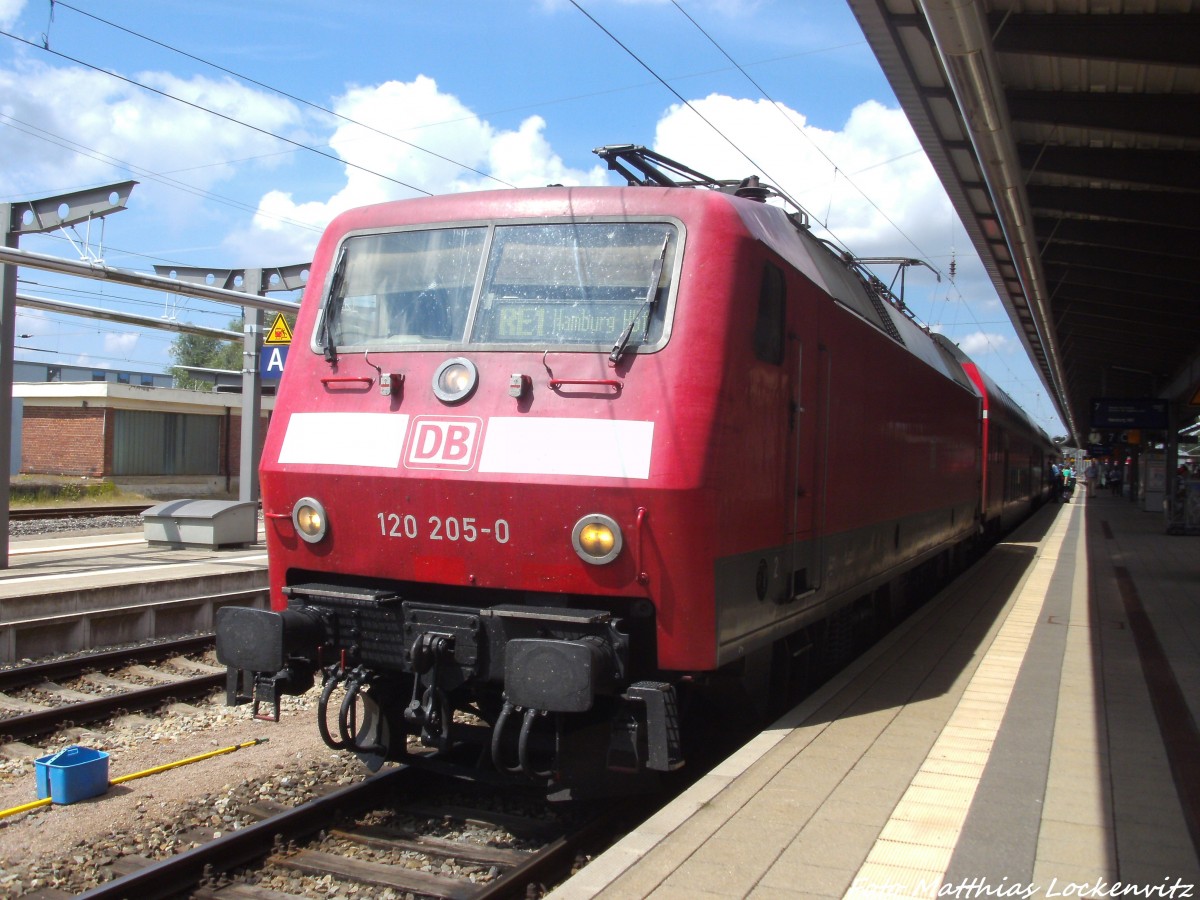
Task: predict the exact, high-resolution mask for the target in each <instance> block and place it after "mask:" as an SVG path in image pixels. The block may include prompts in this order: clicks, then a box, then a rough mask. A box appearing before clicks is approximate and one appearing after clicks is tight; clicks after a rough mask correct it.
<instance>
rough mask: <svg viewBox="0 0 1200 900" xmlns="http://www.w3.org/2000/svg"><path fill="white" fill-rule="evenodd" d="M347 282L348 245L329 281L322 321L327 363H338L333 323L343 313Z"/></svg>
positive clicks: (339, 255)
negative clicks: (344, 287) (345, 283)
mask: <svg viewBox="0 0 1200 900" xmlns="http://www.w3.org/2000/svg"><path fill="white" fill-rule="evenodd" d="M345 280H346V245H345V244H342V249H341V250H339V251H338V257H337V262H336V263H334V266H333V278H331V279H330V280H329V302H328V303H326V304H325V317H324V318H323V319H322V320H321V331H322V334H321V346H322V347H324V348H325V361H326V362H327V363H331V364H332V363H335V362H337V344H336V342H335V341H334V338H333V323H334V321H335V320H336V319H337V317H338V316H339V315H340V314H341V311H342V301H344V300H345V299H346V298H345V297H343V296H342V282H343V281H345Z"/></svg>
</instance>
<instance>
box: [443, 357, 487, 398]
mask: <svg viewBox="0 0 1200 900" xmlns="http://www.w3.org/2000/svg"><path fill="white" fill-rule="evenodd" d="M477 378H478V373H477V372H476V371H475V364H474V363H473V362H471V361H470V360H469V359H463V358H462V357H461V356H456V357H455V358H454V359H448V360H446V361H445V362H444V363H442V364H441V365H440V366H438V369H437V371H436V372H434V373H433V393H434V394H435V395H436V396H437V398H438V399H439V400H442V401H444V402H445V403H457V402H458V401H460V400H466V399H467V397H469V396H471V392H472V391H473V390H475V381H476V379H477Z"/></svg>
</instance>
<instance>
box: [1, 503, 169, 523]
mask: <svg viewBox="0 0 1200 900" xmlns="http://www.w3.org/2000/svg"><path fill="white" fill-rule="evenodd" d="M155 505H156V504H153V503H145V502H142V503H114V504H111V505H108V506H97V505H95V504H88V505H87V506H30V507H16V508H12V509H9V511H8V518H9V521H11V522H30V521H39V520H51V519H96V518H99V517H101V516H136V515H140V514H141V513H144V512H145V511H146V510H148V509H151V508H153V507H154V506H155Z"/></svg>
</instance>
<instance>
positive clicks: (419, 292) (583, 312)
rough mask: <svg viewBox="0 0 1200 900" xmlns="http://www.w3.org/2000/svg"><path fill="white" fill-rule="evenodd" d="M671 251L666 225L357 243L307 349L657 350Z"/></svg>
mask: <svg viewBox="0 0 1200 900" xmlns="http://www.w3.org/2000/svg"><path fill="white" fill-rule="evenodd" d="M677 244H678V235H677V230H676V226H675V225H673V224H669V223H664V222H630V221H619V222H601V221H588V222H566V221H564V222H545V221H542V222H536V223H530V224H515V223H514V224H506V223H494V224H491V225H488V224H480V225H471V226H463V227H439V228H419V229H410V230H403V231H392V232H384V233H379V234H359V235H353V236H351V237H349V238H347V239H346V241H345V242H344V243H343V245H342V248H341V250H340V253H339V256H338V260H337V262H336V263H335V265H334V272H333V276H332V278H331V280H330V286H329V296H328V299H327V301H326V304H325V308H324V313H323V315H324V318H323V320H322V323H321V324H320V325H319V326H318V329H317V334H316V336H315V339H314V347H313V349H314V350H315V349H318V347H323V348H326V352H327V354H328V353H330V352H332V350H331V349H330V348H338V349H341V350H364V349H365V350H384V351H386V350H406V349H422V348H423V345H428V344H431V343H436V344H440V345H444V346H445V345H451V346H454V345H485V346H486V345H491V346H497V345H499V346H503V347H513V346H516V345H525V346H528V347H533V348H537V349H542V348H552V347H569V348H573V349H583V348H584V347H596V348H597V349H600V348H603V349H608V348H611V347H612V346H613V343H614V341H617V340H619V339H620V340H623V341H625V343H626V344H628V345H630V346H636V345H639V344H641V345H648V344H655V343H657V342H658V341H660V340H661V339H662V337H663V333H664V329H665V322H666V315H667V307H668V303H667V298H668V297H669V296H670V292H671V285H672V281H673V278H674V271H675V266H674V261H675V255H676V247H677ZM781 277H782V276H781Z"/></svg>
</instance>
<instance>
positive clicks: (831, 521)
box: [218, 184, 982, 781]
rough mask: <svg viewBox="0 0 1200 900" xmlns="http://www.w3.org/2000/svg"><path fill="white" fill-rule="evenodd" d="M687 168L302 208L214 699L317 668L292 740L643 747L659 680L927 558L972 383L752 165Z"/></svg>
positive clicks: (975, 476)
mask: <svg viewBox="0 0 1200 900" xmlns="http://www.w3.org/2000/svg"><path fill="white" fill-rule="evenodd" d="M715 187H716V189H704V188H695V187H674V186H630V187H624V188H572V187H548V188H541V189H534V190H511V191H496V192H482V193H473V194H458V195H453V196H446V197H436V198H430V199H416V200H404V201H398V202H394V203H386V204H381V205H378V206H372V207H367V208H363V209H356V210H352V211H350V212H347V213H345V214H343V215H341V216H339V217H338V218H337V219H336V220H335V221H334V222H333V223H332V224H331V225H330V226H329V228H328V230H327V231H326V233H325V235H324V236H323V238H322V240H321V242H320V245H319V247H318V249H317V253H316V258H315V260H314V263H313V267H312V277H311V279H310V282H309V287H308V289H307V291H306V293H305V297H304V301H303V303H302V304H301V311H300V315H299V318H298V320H297V323H296V327H295V339H294V343H293V345H292V350H291V354H290V356H289V358H288V362H287V369H286V371H285V373H284V375H283V379H282V382H281V384H280V387H279V391H278V395H277V400H276V407H275V413H274V415H273V417H272V422H271V427H270V431H269V434H268V436H267V441H266V446H265V449H264V452H263V461H262V471H261V482H262V490H263V509H264V513H265V516H266V519H267V526H266V527H267V541H268V550H269V557H270V585H271V598H272V607H273V609H272V610H271V611H261V610H253V609H225V610H222V611H221V613H220V617H219V621H218V652H219V655H220V657H221V659H222V661H223V662H225V663H226V664H227V665H229V666H230V668H231V670H233V672H232V675H233V676H234V677H235V679H236V688H232V689H231V693H232V694H233V695H235V696H234V697H233V699H237V700H244V699H246V698H249V697H251V696H253V697H254V699H255V701H256V708H257V707H258V705H259V704H263V703H265V704H267V705H268V706H271V705H273V706H274V715H275V716H277V715H278V699H279V696H280V695H281V694H285V693H295V692H301V691H304V690H306V689H307V688H308V687H310V686H311V685H312V684H313V681H314V676H315V674H316V673H317V672H320V673H321V679H322V683H323V690H322V702H321V711H320V715H319V723H318V724H319V727H320V728H321V730H322V733H323V735H324V736H325V738H326V740H327V741H328V742H329V743H330V744H331V746H334V747H342V748H346V749H350V750H353V751H355V752H358V753H359V754H360V755H362V756H363V757H364V758H367V759H368V760H369V761H371V762H373V763H378V762H381V761H382V760H384V759H401V758H407V757H406V754H407V753H408V751H407V749H406V741H407V739H408V738H409V737H410V736H414V737H415V738H417V739H419V740H420V741H421V742H423V743H424V744H426V745H428V746H433V747H437V748H439V749H442V750H452V749H454V748H457V747H461V746H467V745H469V744H471V743H482V744H484V746H485V747H486V748H487V752H486V753H485V754H483V759H484V763H483V764H482V765H484V766H485V767H486V768H491V769H495V770H497V771H499V772H507V773H520V774H522V775H523V776H527V777H532V778H535V779H544V780H549V781H554V780H556V779H559V778H562V777H564V773H566V772H567V771H568V770H570V769H571V768H572V767H575V766H577V765H578V766H579V767H580V768H586V767H587V766H588V765H591V764H595V765H597V766H598V767H600V768H607V769H609V770H620V771H641V770H645V769H650V770H660V771H661V770H668V769H671V768H674V767H676V766H678V765H679V764H680V763H681V762H682V756H681V748H680V740H679V716H678V713H677V709H678V705H679V704H678V702H677V692H679V691H681V690H684V689H692V688H697V689H699V688H702V687H703V685H704V684H705V683H707V682H710V681H713V680H715V679H718V678H721V677H724V676H726V675H730V674H731V673H734V674H737V675H739V676H740V677H742V679H743V684H744V685H746V686H747V689H748V690H750V691H756V690H758V688H759V687H763V688H767V689H769V688H771V686H772V684H773V685H774V687H775V688H776V689H778V688H779V687H780V686H781V685H782V684H785V683H786V682H787V681H788V680H789V678H790V676H791V674H792V673H789V672H788V671H787V667H788V662H789V661H790V660H793V659H794V658H795V649H796V644H797V636H798V635H806V636H811V635H813V634H816V633H817V632H816V631H814V630H813V629H814V628H815V627H817V626H816V625H815V623H818V622H827V621H837V620H838V616H843V617H844V616H845V615H847V612H846V611H848V610H852V609H862V608H863V607H864V606H865V607H869V608H871V609H876V608H878V607H880V606H881V605H882V606H883V607H889V606H891V605H898V604H899V603H900V601H901V600H902V599H903V598H902V594H903V591H902V587H903V585H905V584H906V583H911V578H908V580H907V581H906V576H912V575H913V573H916V572H925V571H929V570H931V569H933V568H942V569H944V568H947V567H948V564H949V562H950V561H951V560H952V559H953V558H954V557H955V556H956V554H957V552H958V551H959V550H960V549H961V548H962V547H963V546H965V544H966V543H967V542H969V541H971V540H972V539H973V538H974V537H975V536H976V535H977V533H978V531H979V529H980V524H981V514H982V504H981V494H980V489H981V469H980V467H981V447H980V396H979V393H978V391H977V390H976V389H975V387H974V386H973V385H972V383H971V381H970V380H969V379H968V378H967V376H966V374H965V373H964V371H963V368H962V367H961V366H960V365H959V363H958V361H957V360H956V359H955V358H954V356H953V355H952V353H951V352H950V351H949V349H948V348H947V347H945V346H943V345H941V344H939V343H938V342H936V341H934V340H932V339H931V338H930V336H929V335H928V333H926V332H925V331H924V330H923V329H922V328H920V327H918V326H917V325H916V324H914V323H913V322H912V321H911V320H910V319H909V317H908V316H907V315H905V313H904V312H903V311H902V309H901V308H900V307H899V306H898V305H896V304H895V303H893V302H892V301H891V298H890V297H889V296H888V295H887V292H886V291H883V290H880V289H879V285H878V283H877V282H873V281H871V280H868V279H866V278H864V277H863V275H862V274H861V272H860V269H859V268H858V267H857V266H856V265H854V264H853V263H852V261H847V260H846V259H845V258H843V257H842V256H841V255H840V254H838V253H836V252H834V251H832V250H831V249H830V248H829V247H828V246H826V245H825V244H824V243H822V242H820V241H818V240H817V239H815V238H814V237H813V236H812V235H811V234H810V233H809V232H808V230H807V229H806V228H805V227H804V223H803V222H802V221H801V220H800V219H799V218H798V216H797V215H795V214H789V213H788V212H786V211H785V210H784V209H783V208H781V207H779V206H777V205H774V204H773V203H770V202H764V200H765V199H766V197H767V195H768V194H769V193H770V191H769V189H765V188H763V187H760V186H757V185H756V184H748V185H747V186H745V187H744V188H743V189H741V190H738V189H737V188H735V187H733V186H726V185H715ZM805 640H807V637H806V638H805ZM755 671H761V672H772V673H774V677H773V681H772V680H771V679H766V680H764V681H763V682H762V683H761V684H760V683H758V682H755V681H754V679H753V678H751V677H749V675H748V673H752V672H755ZM478 757H479V754H476V755H475V756H474V757H472V759H473V760H474V759H475V758H478Z"/></svg>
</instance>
